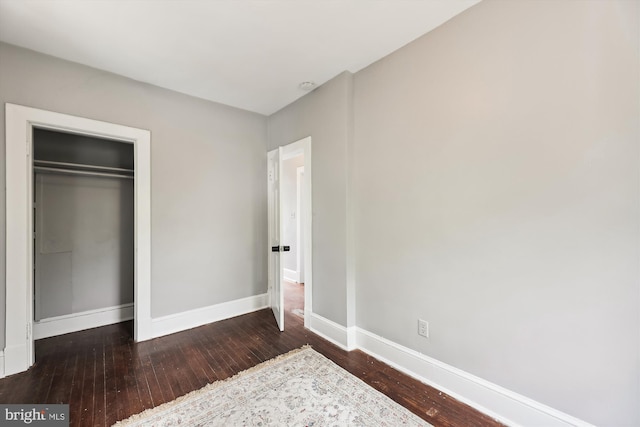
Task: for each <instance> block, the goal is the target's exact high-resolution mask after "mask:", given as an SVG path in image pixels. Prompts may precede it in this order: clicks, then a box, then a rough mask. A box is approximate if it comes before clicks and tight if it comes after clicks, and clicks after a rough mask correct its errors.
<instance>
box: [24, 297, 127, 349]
mask: <svg viewBox="0 0 640 427" xmlns="http://www.w3.org/2000/svg"><path fill="white" fill-rule="evenodd" d="M131 319H133V303H129V304H122V305H116V306H114V307H105V308H99V309H96V310H88V311H83V312H81V313H74V314H68V315H65V316H56V317H50V318H48V319H42V320H40V321H39V322H33V339H34V340H39V339H41V338H48V337H53V336H56V335H62V334H68V333H69V332H76V331H82V330H84V329H91V328H97V327H99V326H105V325H111V324H113V323H118V322H124V321H125V320H131Z"/></svg>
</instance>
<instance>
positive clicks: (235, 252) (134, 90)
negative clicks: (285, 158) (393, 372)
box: [0, 44, 267, 338]
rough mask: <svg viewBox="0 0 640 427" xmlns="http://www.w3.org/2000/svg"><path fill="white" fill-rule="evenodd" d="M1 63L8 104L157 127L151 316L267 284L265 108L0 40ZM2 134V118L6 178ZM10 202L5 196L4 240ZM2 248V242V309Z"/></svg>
mask: <svg viewBox="0 0 640 427" xmlns="http://www.w3.org/2000/svg"><path fill="white" fill-rule="evenodd" d="M0 64H1V66H0V103H1V105H3V106H4V103H6V102H10V103H15V104H21V105H26V106H30V107H36V108H41V109H46V110H52V111H57V112H61V113H67V114H73V115H78V116H82V117H88V118H92V119H97V120H103V121H108V122H113V123H119V124H124V125H128V126H134V127H139V128H143V129H149V130H150V131H151V212H152V213H151V233H152V236H151V239H152V242H151V268H152V271H151V298H152V301H151V314H152V317H159V316H163V315H168V314H172V313H179V312H183V311H185V310H190V309H195V308H199V307H203V306H208V305H211V304H216V303H220V302H224V301H229V300H234V299H237V298H243V297H248V296H251V295H257V294H261V293H264V292H266V257H265V247H266V244H267V243H266V225H267V224H266V184H265V176H266V152H267V149H266V148H267V147H266V118H265V117H264V116H261V115H259V114H254V113H249V112H246V111H243V110H239V109H235V108H231V107H227V106H223V105H220V104H215V103H212V102H209V101H204V100H201V99H197V98H193V97H190V96H186V95H182V94H179V93H176V92H172V91H169V90H165V89H161V88H158V87H155V86H151V85H147V84H143V83H140V82H136V81H133V80H130V79H127V78H123V77H120V76H117V75H114V74H110V73H107V72H103V71H99V70H96V69H92V68H88V67H85V66H82V65H78V64H75V63H71V62H68V61H63V60H59V59H56V58H53V57H50V56H46V55H42V54H39V53H35V52H32V51H28V50H25V49H21V48H17V47H14V46H11V45H7V44H0ZM2 114H3V115H4V108H3V113H2ZM4 138H5V130H4V120H0V141H1V142H0V187H4V180H5V177H4V162H5V160H4V152H5V151H4ZM4 212H5V198H4V197H1V198H0V224H2V226H1V227H0V240H1V241H4V223H5V214H4ZM4 256H5V255H4V245H2V247H1V248H0V277H1V279H0V307H2V310H3V311H4V270H5V269H4ZM229 284H233V286H229ZM0 319H1V320H0V321H2V322H3V321H4V312H2V313H0ZM0 326H1V327H0V330H4V327H3V325H0ZM2 338H3V337H2Z"/></svg>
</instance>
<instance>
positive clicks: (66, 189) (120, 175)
mask: <svg viewBox="0 0 640 427" xmlns="http://www.w3.org/2000/svg"><path fill="white" fill-rule="evenodd" d="M32 166H33V311H32V312H33V319H32V320H33V338H34V340H38V339H42V338H47V337H50V336H55V335H61V334H65V333H69V332H75V331H79V330H84V329H90V328H94V327H98V326H105V325H110V324H115V323H120V322H125V321H127V320H131V319H133V317H134V280H135V279H134V277H135V271H134V265H135V250H134V245H135V242H134V236H135V229H134V227H135V211H134V206H135V186H134V144H133V143H130V142H125V141H118V140H112V139H107V138H102V137H96V136H88V135H81V134H74V133H67V132H63V131H58V130H51V129H41V128H37V127H34V128H33V165H32ZM122 326H124V327H125V330H126V331H127V333H129V334H130V335H131V337H132V338H133V336H134V333H133V325H132V324H131V323H126V324H123V325H122Z"/></svg>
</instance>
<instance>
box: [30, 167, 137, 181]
mask: <svg viewBox="0 0 640 427" xmlns="http://www.w3.org/2000/svg"><path fill="white" fill-rule="evenodd" d="M33 170H35V171H40V172H49V173H60V174H71V175H85V176H103V177H109V178H125V179H133V176H131V175H120V174H117V173H104V172H86V171H78V170H74V169H62V168H47V167H44V166H34V167H33Z"/></svg>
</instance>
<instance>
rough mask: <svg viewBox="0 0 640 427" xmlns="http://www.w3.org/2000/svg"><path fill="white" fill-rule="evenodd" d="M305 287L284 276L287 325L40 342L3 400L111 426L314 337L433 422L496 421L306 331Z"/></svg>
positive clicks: (265, 313)
mask: <svg viewBox="0 0 640 427" xmlns="http://www.w3.org/2000/svg"><path fill="white" fill-rule="evenodd" d="M302 290H303V287H302V286H301V285H296V284H292V283H290V284H287V292H286V293H285V295H286V302H285V305H286V315H285V329H286V330H285V332H279V331H278V329H277V327H276V324H275V321H274V319H273V315H272V313H271V311H270V310H261V311H258V312H255V313H251V314H247V315H244V316H239V317H235V318H233V319H228V320H224V321H221V322H217V323H212V324H209V325H205V326H201V327H199V328H195V329H191V330H188V331H185V332H180V333H177V334H173V335H169V336H165V337H161V338H156V339H153V340H150V341H146V342H142V343H135V342H133V340H132V338H131V337H132V322H125V323H120V324H116V325H110V326H104V327H101V328H95V329H90V330H86V331H81V332H75V333H72V334H66V335H61V336H58V337H52V338H47V339H43V340H38V341H37V342H36V363H35V365H34V366H33V367H32V368H31V369H29V370H28V371H27V372H24V373H20V374H16V375H12V376H10V377H7V378H4V379H2V380H0V402H1V403H69V404H70V418H71V425H72V426H110V425H112V424H113V423H115V422H116V421H118V420H121V419H124V418H127V417H129V416H130V415H133V414H136V413H138V412H141V411H143V410H145V409H147V408H152V407H154V406H157V405H160V404H162V403H165V402H169V401H171V400H173V399H175V398H177V397H178V396H182V395H183V394H186V393H188V392H190V391H192V390H197V389H199V388H201V387H203V386H205V385H206V384H208V383H211V382H214V381H218V380H223V379H225V378H229V377H230V376H233V375H234V374H236V373H238V372H240V371H243V370H245V369H248V368H250V367H252V366H254V365H256V364H258V363H261V362H264V361H266V360H269V359H271V358H273V357H275V356H277V355H279V354H283V353H286V352H287V351H290V350H293V349H295V348H298V347H301V346H302V345H304V344H310V345H311V346H312V347H313V348H314V349H315V350H316V351H318V352H320V353H322V354H324V355H325V356H326V357H328V358H329V359H331V360H333V361H334V362H335V363H337V364H338V365H340V366H342V367H343V368H344V369H346V370H347V371H349V372H351V373H352V374H354V375H356V376H357V377H359V378H361V379H362V380H363V381H365V382H366V383H368V384H369V385H371V386H372V387H374V388H376V389H378V390H379V391H381V392H382V393H384V394H386V395H387V396H389V397H391V398H392V399H393V400H395V401H396V402H398V403H400V404H401V405H403V406H404V407H406V408H408V409H409V410H411V411H412V412H414V413H415V414H417V415H419V416H420V417H422V418H423V419H425V420H427V421H428V422H430V423H431V424H433V425H435V426H499V425H501V424H499V423H498V422H496V421H494V420H493V419H491V418H489V417H487V416H486V415H483V414H481V413H479V412H477V411H475V410H474V409H472V408H470V407H468V406H466V405H464V404H462V403H460V402H458V401H457V400H455V399H453V398H451V397H450V396H447V395H445V394H444V393H441V392H439V391H438V390H436V389H434V388H432V387H429V386H427V385H425V384H423V383H421V382H419V381H417V380H414V379H412V378H411V377H408V376H407V375H404V374H402V373H400V372H398V371H397V370H395V369H393V368H391V367H390V366H388V365H386V364H384V363H382V362H380V361H378V360H376V359H374V358H372V357H371V356H369V355H367V354H365V353H363V352H361V351H359V350H356V351H351V352H346V351H344V350H342V349H340V348H339V347H337V346H335V345H333V344H331V343H329V342H328V341H326V340H324V339H322V338H320V337H318V336H316V335H315V334H313V333H311V332H309V331H308V330H306V329H304V327H303V321H302V318H301V317H300V316H297V315H296V314H294V313H292V310H293V309H295V308H302V304H303V300H302V298H303V292H302Z"/></svg>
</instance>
